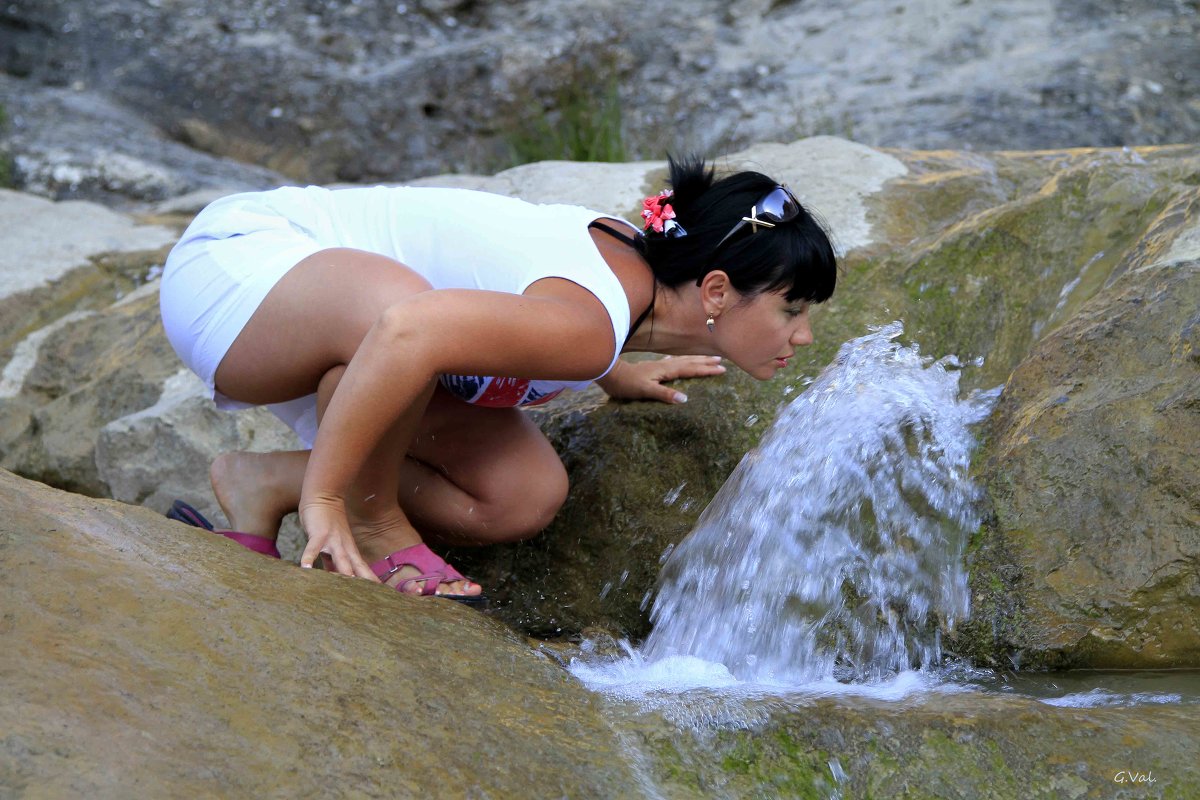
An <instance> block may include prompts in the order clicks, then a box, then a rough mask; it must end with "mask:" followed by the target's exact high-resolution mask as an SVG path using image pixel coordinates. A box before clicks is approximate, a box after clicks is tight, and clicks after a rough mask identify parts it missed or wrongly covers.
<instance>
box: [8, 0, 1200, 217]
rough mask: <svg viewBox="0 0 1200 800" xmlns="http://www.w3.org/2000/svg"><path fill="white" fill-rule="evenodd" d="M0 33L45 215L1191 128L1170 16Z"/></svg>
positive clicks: (779, 6) (881, 16) (460, 17)
mask: <svg viewBox="0 0 1200 800" xmlns="http://www.w3.org/2000/svg"><path fill="white" fill-rule="evenodd" d="M643 17H645V18H643ZM651 19H652V23H651V22H650V20H651ZM648 23H649V24H648ZM0 26H2V29H3V34H4V37H5V42H6V48H5V51H4V53H3V60H2V62H0V69H2V70H3V71H4V72H5V73H7V75H8V76H10V77H9V79H8V80H6V81H2V82H0V104H2V105H4V106H6V107H7V108H8V109H9V119H10V130H9V136H8V145H7V147H8V150H9V151H10V153H11V154H12V155H13V156H15V158H16V165H15V166H16V173H17V179H18V181H19V182H20V184H19V185H23V186H28V187H29V188H30V189H31V190H34V191H39V192H46V193H50V194H51V195H52V196H56V197H62V196H82V197H99V196H102V195H105V196H119V197H135V198H139V199H146V200H152V199H158V198H160V197H162V196H164V195H170V194H178V193H182V192H184V191H189V190H190V189H193V188H198V187H200V186H211V185H225V186H229V185H230V184H238V185H242V184H253V183H255V182H258V181H262V180H264V179H268V175H269V174H268V173H267V172H265V171H264V170H263V168H268V169H270V170H273V171H275V172H276V173H283V174H286V175H287V176H289V178H290V179H291V180H293V181H308V182H329V181H332V180H346V181H376V180H402V179H408V178H412V177H414V176H418V175H428V174H431V173H435V172H444V171H454V172H461V171H472V170H483V171H489V172H490V171H493V170H495V169H497V168H499V167H501V166H505V165H507V164H509V163H512V162H511V160H510V159H512V158H513V157H514V154H515V153H520V152H527V151H533V152H536V151H537V150H538V149H539V148H540V149H541V150H542V151H543V152H542V153H541V154H540V155H537V156H534V157H533V158H534V160H536V159H537V158H554V157H568V156H567V154H566V153H555V152H551V149H552V148H553V147H554V146H555V145H554V138H555V137H554V136H552V135H549V134H550V133H552V132H553V131H554V129H555V128H557V129H558V130H559V132H561V131H562V129H564V128H569V127H570V125H571V122H572V120H574V119H580V118H583V119H584V122H582V123H581V124H580V127H581V128H582V133H583V137H586V136H588V135H590V134H594V133H595V132H596V131H597V130H600V131H602V130H603V124H604V123H605V121H606V120H610V121H611V120H612V119H613V118H614V116H615V117H616V120H617V123H618V124H619V126H620V127H621V128H622V129H623V132H624V141H625V146H626V148H627V150H628V152H629V155H630V156H632V157H654V158H658V157H661V156H662V155H663V153H664V152H665V151H666V150H668V149H682V148H693V149H697V150H700V151H701V152H705V153H711V154H722V153H728V152H732V151H735V150H737V149H740V148H744V147H746V146H748V145H750V144H751V143H754V142H763V141H791V140H793V139H796V138H799V137H803V136H812V135H818V134H833V135H839V136H845V137H848V138H854V139H856V140H859V141H862V142H865V143H869V144H872V145H878V146H891V147H906V148H956V149H964V148H973V149H981V150H982V149H1004V150H1013V149H1046V148H1062V147H1076V146H1119V145H1133V144H1138V145H1149V144H1167V143H1176V142H1186V141H1194V140H1195V139H1196V138H1197V135H1198V134H1200V101H1197V99H1196V91H1195V80H1196V79H1195V76H1196V75H1197V74H1200V49H1198V48H1196V47H1195V41H1196V36H1197V32H1198V27H1200V21H1198V15H1197V4H1196V2H1195V0H1129V1H1127V2H1121V3H1113V2H1086V3H1080V2H1075V1H1072V0H1010V2H1006V3H1004V4H1003V5H995V4H988V3H981V2H969V1H968V2H963V0H930V1H929V2H922V3H896V2H892V0H856V1H855V2H853V3H834V2H830V0H823V1H822V2H807V1H806V2H803V3H796V2H770V1H769V0H737V2H734V3H720V2H715V1H714V0H680V2H677V3H675V4H673V5H672V7H671V13H670V14H661V13H653V12H651V11H649V10H643V11H639V12H637V13H634V14H632V15H631V14H630V12H629V9H628V8H627V7H626V6H624V5H622V4H621V3H619V2H615V0H604V1H603V2H587V3H584V2H579V0H522V1H521V2H515V3H503V4H489V3H474V2H466V1H465V0H408V2H403V3H396V2H392V0H387V1H386V2H385V1H384V0H365V1H364V2H359V3H351V4H319V3H317V4H313V3H309V4H304V3H293V4H281V3H277V2H269V1H268V0H254V1H253V2H245V0H237V1H235V0H220V2H211V3H208V4H206V5H204V6H202V7H201V6H196V7H193V8H189V9H179V8H176V7H175V6H173V5H170V4H161V3H141V2H135V1H134V0H118V1H117V2H109V3H103V4H90V5H89V4H83V5H81V4H79V3H76V2H71V0H16V1H15V2H11V3H9V4H8V5H7V6H6V10H5V14H4V16H3V18H2V19H0ZM548 63H553V64H554V69H546V65H547V64H548ZM615 103H619V108H620V110H619V111H614V109H615V108H616V105H615ZM588 114H594V115H595V117H597V118H598V119H594V120H593V122H591V123H590V125H591V127H588V126H589V123H588V122H587V115H588ZM81 119H86V120H87V121H88V127H82V126H80V124H79V121H80V120H81ZM97 132H99V133H100V135H99V136H97V135H96V133H97ZM608 138H612V137H608ZM97 140H99V141H101V142H103V143H104V146H103V147H102V148H97V147H95V146H94V144H95V142H96V141H97ZM189 150H190V151H193V154H192V155H188V151H189ZM576 157H578V156H576ZM238 163H242V164H247V163H248V164H256V165H258V168H257V169H255V170H245V171H242V172H241V173H239V172H238V169H237V164H238Z"/></svg>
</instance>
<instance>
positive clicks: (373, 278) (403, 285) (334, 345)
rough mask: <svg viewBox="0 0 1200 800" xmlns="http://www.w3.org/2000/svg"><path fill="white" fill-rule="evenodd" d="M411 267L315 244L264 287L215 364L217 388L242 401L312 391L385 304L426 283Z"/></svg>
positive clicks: (353, 349) (355, 345)
mask: <svg viewBox="0 0 1200 800" xmlns="http://www.w3.org/2000/svg"><path fill="white" fill-rule="evenodd" d="M429 288H430V286H429V283H428V281H426V280H425V279H424V278H423V277H421V276H420V275H419V274H417V273H416V272H415V271H414V270H412V269H411V268H410V267H407V266H405V265H404V264H401V263H400V262H398V261H396V260H394V259H391V258H387V257H386V256H381V255H377V254H375V253H367V252H364V251H361V250H352V249H349V248H334V249H328V250H322V251H320V252H318V253H314V254H313V255H311V256H309V257H307V258H305V259H303V260H302V261H300V262H299V263H298V264H296V266H295V267H293V268H292V269H291V270H289V271H288V272H287V274H285V275H284V276H283V277H282V278H281V279H280V280H279V282H278V283H276V284H275V286H273V287H272V288H271V290H270V291H269V292H268V293H267V295H266V297H265V298H264V299H263V301H262V303H261V304H260V305H259V306H258V308H257V309H256V310H255V312H254V314H253V315H252V316H251V317H250V320H249V322H247V323H246V325H245V327H243V328H242V330H241V332H240V333H239V334H238V336H237V338H236V339H235V340H234V342H233V344H232V345H231V346H230V348H229V350H228V351H227V352H226V353H225V356H224V358H222V359H221V363H220V365H219V366H218V367H217V373H216V388H217V390H218V391H220V392H221V393H222V394H224V395H226V396H227V397H231V398H233V399H235V400H240V401H243V402H247V403H255V404H266V403H279V402H283V401H285V400H291V399H294V398H297V397H302V396H304V395H307V394H311V393H313V392H315V391H316V389H317V385H318V384H319V383H320V381H321V378H322V377H323V376H324V375H325V373H327V372H328V371H329V370H330V369H333V368H334V367H337V366H339V365H343V364H347V363H349V361H350V359H351V358H353V356H354V353H355V352H356V351H357V350H358V346H359V345H360V344H361V343H362V340H363V338H364V337H365V336H366V335H367V331H369V330H370V329H371V326H372V325H374V324H375V322H376V320H378V319H379V316H380V314H382V313H383V311H384V310H385V309H386V308H387V307H388V306H389V305H391V304H393V303H395V302H397V301H399V300H401V299H403V298H404V297H406V296H408V295H411V294H415V293H416V292H421V291H425V290H427V289H429Z"/></svg>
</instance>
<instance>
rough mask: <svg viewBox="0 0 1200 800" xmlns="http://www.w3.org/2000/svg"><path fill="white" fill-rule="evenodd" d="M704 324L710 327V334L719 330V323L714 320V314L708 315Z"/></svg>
mask: <svg viewBox="0 0 1200 800" xmlns="http://www.w3.org/2000/svg"><path fill="white" fill-rule="evenodd" d="M704 324H705V325H707V326H708V332H709V333H714V332H715V331H716V330H717V321H716V320H715V319H713V315H712V314H709V315H708V319H707V320H705V322H704Z"/></svg>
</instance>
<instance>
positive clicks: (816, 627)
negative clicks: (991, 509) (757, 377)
mask: <svg viewBox="0 0 1200 800" xmlns="http://www.w3.org/2000/svg"><path fill="white" fill-rule="evenodd" d="M901 333H902V330H901V326H900V323H893V324H891V325H888V326H886V327H883V328H881V329H879V330H877V331H874V332H873V333H871V334H869V335H867V336H864V337H862V338H859V339H856V340H853V341H851V342H848V343H847V344H845V345H844V346H843V347H842V348H841V351H840V352H839V353H838V356H837V358H836V359H835V361H834V363H833V364H832V365H831V366H830V367H829V368H827V369H826V370H825V371H824V373H822V375H821V376H820V377H819V378H817V380H816V381H815V382H814V383H813V384H812V385H811V386H810V387H809V388H808V390H807V391H806V392H804V393H803V394H802V395H801V396H800V397H798V398H797V399H796V400H794V401H793V402H792V403H791V404H790V405H788V406H787V407H786V408H784V409H783V410H782V411H781V413H780V414H779V416H778V418H777V419H776V421H775V423H774V425H773V426H772V428H771V430H770V431H769V432H768V433H767V434H766V435H765V437H764V438H763V440H762V442H761V444H760V445H759V447H758V448H757V449H756V450H755V451H754V452H752V453H750V454H749V455H748V456H746V458H745V459H743V461H742V463H741V464H739V465H738V467H737V469H736V470H735V471H734V473H733V475H732V476H731V477H730V478H729V480H728V481H727V482H726V484H725V486H724V487H722V489H721V491H720V492H718V493H717V496H716V497H715V498H714V499H713V501H712V503H711V505H710V506H709V507H708V508H707V509H706V510H705V512H704V514H703V515H702V516H701V518H700V520H699V522H698V524H697V527H696V529H695V530H694V531H693V532H692V533H691V534H690V535H689V536H688V537H687V538H686V539H685V540H684V541H683V542H682V543H681V544H680V545H679V547H677V548H676V549H675V551H674V552H673V553H672V554H671V557H670V559H669V560H668V561H667V563H666V565H665V567H664V571H663V576H662V580H661V586H660V589H659V592H658V595H657V598H656V600H655V603H654V607H653V610H652V613H651V616H652V619H653V621H654V629H653V632H652V633H651V635H650V637H649V639H648V640H647V641H646V643H645V645H644V647H643V648H642V650H641V653H640V655H641V657H642V658H643V659H644V660H645V662H647V663H658V662H662V661H663V660H664V659H672V658H679V657H694V658H699V659H703V660H704V661H707V662H713V663H716V664H720V665H723V666H724V668H726V669H727V670H728V671H729V673H730V674H731V676H732V677H733V678H735V679H737V680H739V681H743V682H752V683H784V684H798V683H811V682H813V681H818V680H822V679H826V678H830V677H835V676H836V677H838V678H840V679H846V678H851V679H856V680H866V681H872V680H879V679H882V678H884V677H886V676H888V675H894V674H896V673H898V672H901V671H903V670H905V669H909V668H913V667H916V668H921V667H928V666H930V665H932V664H936V663H937V662H938V661H939V660H940V652H939V628H940V627H942V626H945V627H950V626H952V625H953V624H954V623H955V621H956V620H959V619H962V618H963V617H965V616H966V615H967V613H968V611H969V608H968V592H967V583H966V572H965V570H964V568H963V565H962V551H963V547H964V545H965V542H966V540H967V537H968V536H969V534H970V532H972V531H973V530H974V529H975V528H976V527H977V525H978V522H979V520H978V512H977V509H976V506H977V500H978V490H977V489H976V487H975V486H973V485H972V483H971V482H970V480H969V478H968V476H967V470H968V467H969V463H970V458H971V451H972V449H973V447H974V443H975V442H974V437H973V436H972V433H971V430H970V426H971V425H972V424H973V423H976V422H978V421H980V420H981V419H982V418H983V417H984V416H986V414H987V413H988V411H989V410H990V407H991V405H992V402H993V400H994V396H995V393H986V394H974V395H972V396H970V397H968V398H966V399H962V398H960V397H959V394H960V392H959V380H958V379H959V372H958V370H957V366H958V365H957V364H956V362H954V361H953V360H952V359H943V360H940V361H933V360H932V359H930V358H927V357H924V356H922V355H921V354H920V352H919V351H918V349H917V347H916V346H915V345H910V346H905V345H903V344H901V343H900V342H899V341H898V338H899V337H900V335H901Z"/></svg>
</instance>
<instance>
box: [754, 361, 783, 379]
mask: <svg viewBox="0 0 1200 800" xmlns="http://www.w3.org/2000/svg"><path fill="white" fill-rule="evenodd" d="M746 372H749V373H750V377H751V378H754V379H755V380H757V381H769V380H771V378H774V377H775V375H776V373H778V372H779V368H778V367H776V366H775V365H774V364H768V365H766V366H763V367H759V368H758V369H756V370H753V371H751V370H746Z"/></svg>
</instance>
